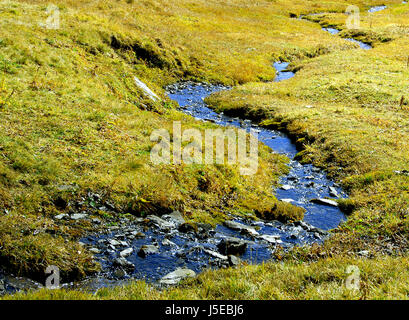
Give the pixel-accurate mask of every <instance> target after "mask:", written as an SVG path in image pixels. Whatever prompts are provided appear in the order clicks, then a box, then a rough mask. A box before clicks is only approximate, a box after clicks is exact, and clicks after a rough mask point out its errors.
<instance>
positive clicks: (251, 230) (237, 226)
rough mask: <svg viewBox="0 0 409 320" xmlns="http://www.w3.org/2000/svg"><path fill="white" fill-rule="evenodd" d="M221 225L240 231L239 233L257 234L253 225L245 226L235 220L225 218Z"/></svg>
mask: <svg viewBox="0 0 409 320" xmlns="http://www.w3.org/2000/svg"><path fill="white" fill-rule="evenodd" d="M223 225H224V226H226V227H227V228H230V229H232V230H237V231H240V232H241V233H244V234H248V235H251V236H258V235H259V233H258V232H257V231H256V229H254V228H253V227H250V226H247V225H245V224H242V223H239V222H236V221H232V220H227V221H225V222H224V223H223Z"/></svg>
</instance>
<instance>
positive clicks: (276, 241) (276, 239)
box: [259, 234, 283, 244]
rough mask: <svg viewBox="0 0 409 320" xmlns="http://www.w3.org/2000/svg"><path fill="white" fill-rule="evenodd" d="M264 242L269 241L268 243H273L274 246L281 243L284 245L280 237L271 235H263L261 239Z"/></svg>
mask: <svg viewBox="0 0 409 320" xmlns="http://www.w3.org/2000/svg"><path fill="white" fill-rule="evenodd" d="M259 238H260V239H262V240H265V241H267V242H268V243H272V244H279V243H283V242H282V241H281V237H280V236H274V235H269V234H263V235H261V236H260V237H259Z"/></svg>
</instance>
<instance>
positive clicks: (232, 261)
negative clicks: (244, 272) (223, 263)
mask: <svg viewBox="0 0 409 320" xmlns="http://www.w3.org/2000/svg"><path fill="white" fill-rule="evenodd" d="M228 261H229V265H230V266H231V267H235V266H238V265H239V264H240V259H239V258H237V257H236V256H233V255H229V256H228Z"/></svg>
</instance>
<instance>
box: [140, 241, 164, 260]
mask: <svg viewBox="0 0 409 320" xmlns="http://www.w3.org/2000/svg"><path fill="white" fill-rule="evenodd" d="M158 251H159V250H158V248H157V247H156V246H154V245H151V244H145V245H143V246H142V247H141V248H140V249H139V251H138V256H139V257H141V258H145V257H146V256H147V255H149V254H154V253H157V252H158Z"/></svg>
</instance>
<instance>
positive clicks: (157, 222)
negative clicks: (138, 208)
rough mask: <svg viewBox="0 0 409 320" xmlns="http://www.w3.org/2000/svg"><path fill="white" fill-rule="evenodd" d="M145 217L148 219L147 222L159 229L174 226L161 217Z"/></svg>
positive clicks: (167, 228)
mask: <svg viewBox="0 0 409 320" xmlns="http://www.w3.org/2000/svg"><path fill="white" fill-rule="evenodd" d="M146 219H148V221H149V222H148V223H149V224H151V225H154V226H156V227H157V228H159V229H161V230H169V229H172V228H174V227H175V225H174V224H173V223H171V222H168V221H166V220H163V219H162V218H159V217H157V216H154V215H149V216H147V217H146Z"/></svg>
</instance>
